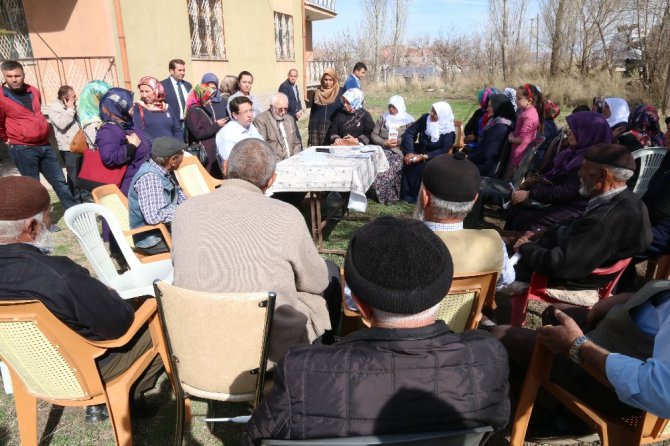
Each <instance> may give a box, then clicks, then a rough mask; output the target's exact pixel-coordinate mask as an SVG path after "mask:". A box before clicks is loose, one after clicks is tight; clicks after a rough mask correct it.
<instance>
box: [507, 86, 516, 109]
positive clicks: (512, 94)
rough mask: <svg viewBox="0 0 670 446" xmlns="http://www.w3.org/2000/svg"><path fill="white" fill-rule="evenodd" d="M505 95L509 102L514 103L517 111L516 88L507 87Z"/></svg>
mask: <svg viewBox="0 0 670 446" xmlns="http://www.w3.org/2000/svg"><path fill="white" fill-rule="evenodd" d="M504 94H505V96H507V99H509V101H510V102H511V103H512V106H513V107H514V110H515V111H516V88H513V87H507V88H505V91H504Z"/></svg>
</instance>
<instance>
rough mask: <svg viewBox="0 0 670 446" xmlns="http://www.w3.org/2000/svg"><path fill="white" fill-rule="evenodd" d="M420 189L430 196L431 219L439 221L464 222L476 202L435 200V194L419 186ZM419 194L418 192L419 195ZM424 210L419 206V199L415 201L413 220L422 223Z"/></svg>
mask: <svg viewBox="0 0 670 446" xmlns="http://www.w3.org/2000/svg"><path fill="white" fill-rule="evenodd" d="M421 189H425V190H426V192H428V194H429V195H430V209H431V210H432V211H433V217H435V218H439V219H458V220H465V217H467V216H468V214H469V213H470V211H471V210H472V208H473V207H474V205H475V201H476V200H472V201H447V200H443V199H441V198H437V197H436V196H435V194H433V193H432V192H431V191H429V190H428V189H426V188H425V186H424V185H423V184H421ZM420 194H421V192H419V195H420ZM424 214H425V212H424V210H423V207H422V206H421V199H418V200H417V201H416V210H415V211H414V218H416V219H417V220H421V221H423V219H424Z"/></svg>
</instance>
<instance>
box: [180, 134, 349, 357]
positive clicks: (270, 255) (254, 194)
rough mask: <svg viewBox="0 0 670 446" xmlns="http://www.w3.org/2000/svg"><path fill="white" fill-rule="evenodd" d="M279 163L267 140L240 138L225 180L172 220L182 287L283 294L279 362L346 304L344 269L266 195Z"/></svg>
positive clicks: (287, 208)
mask: <svg viewBox="0 0 670 446" xmlns="http://www.w3.org/2000/svg"><path fill="white" fill-rule="evenodd" d="M275 165H276V161H275V155H274V153H273V151H272V149H271V148H270V147H269V146H268V144H267V143H266V142H264V141H261V140H259V139H254V138H251V139H245V140H242V141H240V142H238V143H237V144H236V145H235V146H234V147H233V149H232V151H231V153H230V157H229V158H228V163H227V166H226V178H227V180H226V181H225V182H224V183H223V185H222V186H221V187H220V188H219V189H217V190H215V191H214V192H212V193H210V194H206V195H201V196H198V197H193V198H191V199H189V200H188V201H186V202H184V203H183V204H182V205H180V206H179V208H178V209H177V211H176V212H175V215H174V218H173V220H172V248H173V251H172V259H173V262H174V272H175V280H174V284H175V285H176V286H179V287H182V288H187V289H190V290H195V291H207V292H232V291H238V292H248V291H270V290H272V291H276V292H277V307H276V310H275V314H274V320H273V326H272V338H271V339H270V355H269V358H270V360H271V361H272V362H277V361H279V359H281V357H282V355H283V354H284V353H285V352H286V350H288V348H289V347H290V346H292V345H295V344H305V343H310V342H312V341H313V340H314V339H316V338H317V337H318V336H321V335H322V334H324V332H326V331H327V330H330V327H331V322H332V326H333V327H334V328H336V327H337V323H338V321H339V314H340V305H341V294H340V293H341V292H340V286H339V270H338V269H337V267H336V266H335V264H333V263H332V262H328V263H327V262H326V261H324V260H323V259H322V258H321V257H320V256H319V253H318V251H317V250H316V247H315V246H314V243H313V242H312V239H311V237H310V235H309V231H308V229H307V225H306V224H305V220H304V218H303V216H302V214H301V213H300V212H299V211H298V210H297V209H295V208H294V207H293V206H291V205H289V204H287V203H283V202H281V201H279V200H274V199H272V198H269V197H266V196H265V195H264V192H265V190H267V189H268V188H269V187H270V186H271V185H272V183H273V182H274V179H275ZM327 302H328V306H327ZM329 309H330V310H331V311H330V318H329Z"/></svg>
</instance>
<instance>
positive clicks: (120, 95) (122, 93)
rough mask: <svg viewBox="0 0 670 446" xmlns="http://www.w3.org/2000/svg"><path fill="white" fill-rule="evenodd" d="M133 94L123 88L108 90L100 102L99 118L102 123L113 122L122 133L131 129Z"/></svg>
mask: <svg viewBox="0 0 670 446" xmlns="http://www.w3.org/2000/svg"><path fill="white" fill-rule="evenodd" d="M132 107H133V92H132V91H128V90H126V89H125V88H117V87H114V88H110V89H109V90H108V91H107V93H105V95H104V96H103V97H102V99H101V100H100V117H101V118H102V121H103V122H113V123H115V124H117V125H118V126H119V127H121V128H122V129H123V130H124V131H125V130H131V129H132V128H133V117H132V116H131V114H130V109H131V108H132Z"/></svg>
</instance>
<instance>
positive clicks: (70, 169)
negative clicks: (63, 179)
mask: <svg viewBox="0 0 670 446" xmlns="http://www.w3.org/2000/svg"><path fill="white" fill-rule="evenodd" d="M60 156H61V158H63V161H65V170H66V172H67V186H68V188H69V189H70V193H71V194H72V196H73V197H74V199H75V201H76V202H77V203H85V202H88V201H92V200H93V199H92V198H91V193H90V192H89V191H87V190H86V189H80V188H79V187H78V186H77V177H78V176H79V170H80V169H81V163H82V161H83V158H84V157H83V156H82V155H81V154H79V153H72V152H68V151H67V150H61V151H60Z"/></svg>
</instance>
